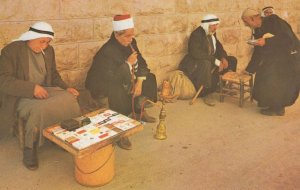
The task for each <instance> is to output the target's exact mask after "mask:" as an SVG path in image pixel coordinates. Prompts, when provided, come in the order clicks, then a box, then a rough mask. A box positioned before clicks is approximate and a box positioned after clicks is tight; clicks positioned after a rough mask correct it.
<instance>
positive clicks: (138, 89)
mask: <svg viewBox="0 0 300 190" xmlns="http://www.w3.org/2000/svg"><path fill="white" fill-rule="evenodd" d="M142 86H143V80H137V81H136V83H135V86H134V92H133V96H140V95H141V94H142Z"/></svg>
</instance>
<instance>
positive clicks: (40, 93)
mask: <svg viewBox="0 0 300 190" xmlns="http://www.w3.org/2000/svg"><path fill="white" fill-rule="evenodd" d="M33 96H34V97H35V98H37V99H46V98H48V92H47V90H46V89H45V88H43V87H42V86H40V85H38V84H36V85H35V87H34V92H33Z"/></svg>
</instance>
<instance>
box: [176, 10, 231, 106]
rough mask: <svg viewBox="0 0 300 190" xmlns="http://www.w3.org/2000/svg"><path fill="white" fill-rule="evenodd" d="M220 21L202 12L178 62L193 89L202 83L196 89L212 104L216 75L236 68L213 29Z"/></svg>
mask: <svg viewBox="0 0 300 190" xmlns="http://www.w3.org/2000/svg"><path fill="white" fill-rule="evenodd" d="M219 23H220V21H219V18H218V17H217V16H215V15H213V14H208V15H206V16H204V18H203V19H202V21H201V26H199V27H198V28H196V30H194V31H193V32H192V34H191V36H190V39H189V44H188V54H187V55H186V56H185V57H184V58H183V60H182V61H181V63H180V65H179V70H182V71H183V72H184V73H185V74H186V75H187V76H188V77H189V79H190V80H191V81H192V82H193V84H194V86H195V88H196V89H199V88H200V86H201V85H202V86H203V87H204V88H203V89H204V90H203V91H202V92H201V93H200V96H202V97H203V101H204V103H205V104H207V105H209V106H214V105H215V100H214V99H213V98H212V93H213V92H214V91H216V88H217V85H218V81H219V75H220V74H224V73H226V72H228V71H229V70H231V71H236V65H237V60H236V58H235V57H233V56H228V55H227V53H226V51H225V50H224V48H223V46H222V44H221V43H220V41H219V40H218V39H217V35H216V30H217V28H218V25H219Z"/></svg>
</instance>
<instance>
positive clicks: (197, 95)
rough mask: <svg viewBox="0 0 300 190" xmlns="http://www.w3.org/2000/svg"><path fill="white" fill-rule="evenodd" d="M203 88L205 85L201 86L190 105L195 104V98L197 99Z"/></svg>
mask: <svg viewBox="0 0 300 190" xmlns="http://www.w3.org/2000/svg"><path fill="white" fill-rule="evenodd" d="M202 90H203V85H201V86H200V88H199V89H198V91H197V93H196V94H195V96H194V97H193V99H192V100H191V101H190V105H193V104H194V102H195V100H196V99H197V97H198V96H199V94H200V92H201V91H202Z"/></svg>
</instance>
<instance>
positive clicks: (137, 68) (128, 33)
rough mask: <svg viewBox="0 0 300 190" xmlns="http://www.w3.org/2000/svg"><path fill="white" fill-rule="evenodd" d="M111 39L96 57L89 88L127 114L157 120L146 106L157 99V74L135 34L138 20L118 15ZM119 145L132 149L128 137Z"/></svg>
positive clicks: (88, 77) (93, 94) (116, 109)
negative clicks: (148, 63) (135, 24)
mask: <svg viewBox="0 0 300 190" xmlns="http://www.w3.org/2000/svg"><path fill="white" fill-rule="evenodd" d="M112 24H113V32H112V34H111V37H110V39H109V40H108V41H107V42H106V43H105V44H104V45H103V46H102V47H101V48H100V50H99V51H98V52H97V54H96V55H95V57H94V60H93V63H92V66H91V68H90V70H89V72H88V74H87V79H86V88H87V89H89V90H90V92H91V94H92V97H93V98H94V99H98V98H99V97H105V96H107V97H108V102H109V107H110V109H112V110H115V111H117V112H119V113H122V114H124V115H130V114H132V115H136V118H140V117H139V116H140V114H141V115H142V117H141V119H142V121H145V122H155V118H153V117H150V116H149V115H148V114H147V113H146V112H145V110H143V106H142V102H144V100H145V99H150V100H152V101H157V84H156V77H155V75H154V74H152V73H150V69H149V68H148V67H147V63H146V61H145V59H144V58H143V56H142V55H141V53H140V51H139V48H138V46H137V42H136V40H135V38H134V23H133V19H132V17H131V16H130V15H129V14H126V15H116V16H114V19H113V22H112ZM118 144H119V146H120V147H121V148H124V149H131V143H130V141H129V140H128V138H123V139H121V140H120V141H119V143H118Z"/></svg>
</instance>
